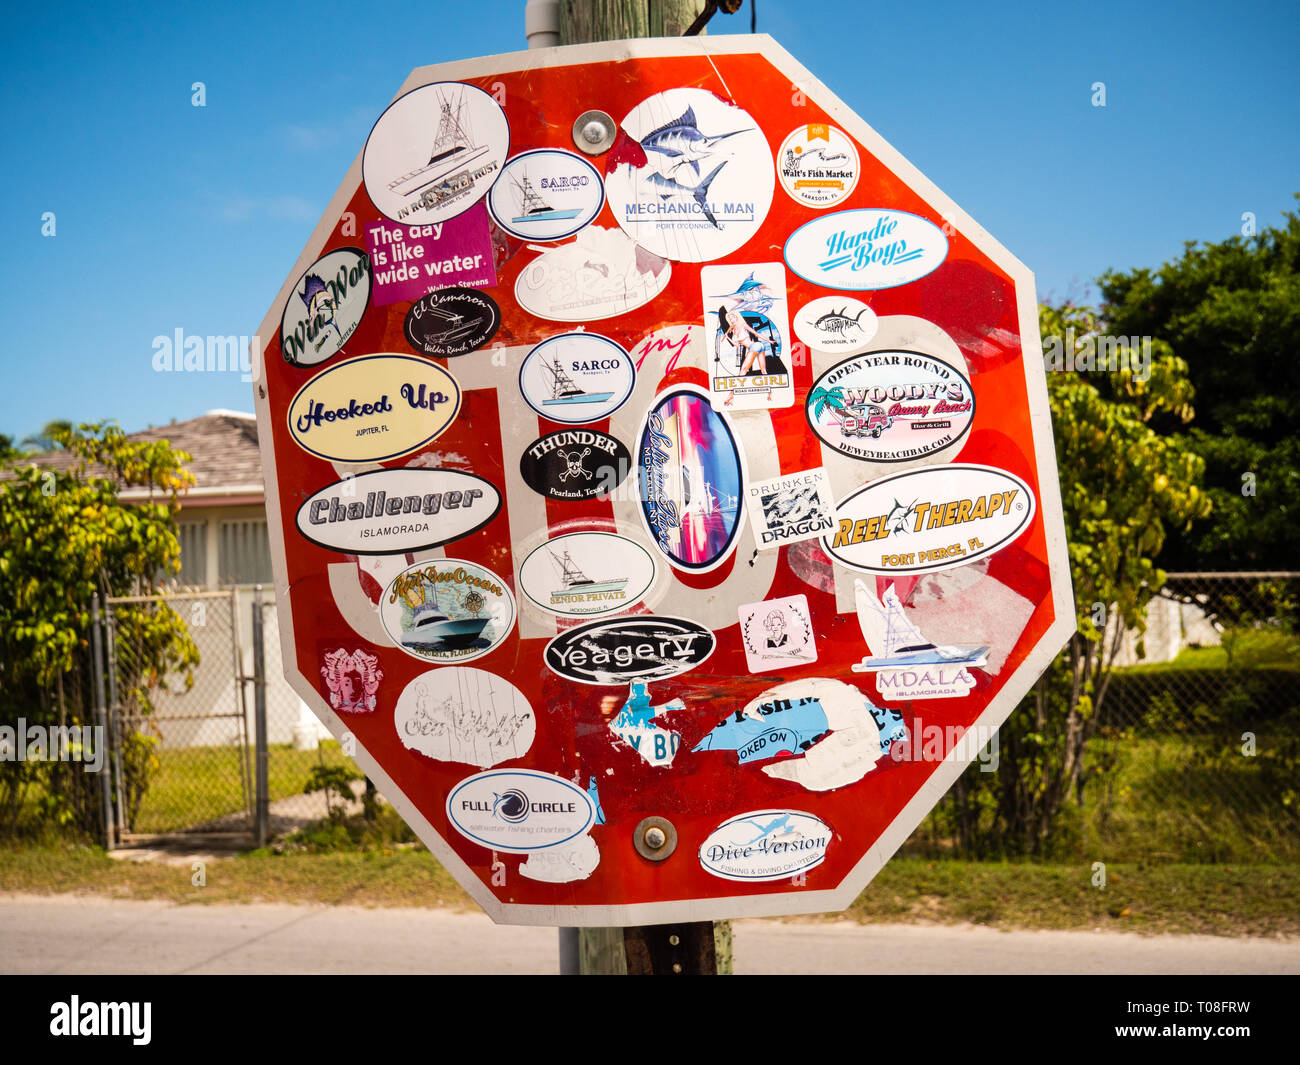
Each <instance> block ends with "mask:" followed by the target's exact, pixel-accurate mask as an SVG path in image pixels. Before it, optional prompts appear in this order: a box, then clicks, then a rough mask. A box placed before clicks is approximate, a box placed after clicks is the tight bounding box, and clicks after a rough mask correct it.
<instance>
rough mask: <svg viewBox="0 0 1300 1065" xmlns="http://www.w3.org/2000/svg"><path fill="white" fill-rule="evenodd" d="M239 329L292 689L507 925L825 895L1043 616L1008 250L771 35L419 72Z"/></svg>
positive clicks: (1028, 660) (1017, 680)
mask: <svg viewBox="0 0 1300 1065" xmlns="http://www.w3.org/2000/svg"><path fill="white" fill-rule="evenodd" d="M260 339H261V342H262V350H263V351H264V352H265V353H266V355H265V361H266V365H265V372H264V375H263V378H262V380H261V382H259V384H258V386H257V414H258V426H259V431H260V436H261V444H262V453H263V458H264V462H265V467H266V469H267V471H268V473H269V476H268V481H267V488H268V491H267V495H268V510H269V521H270V526H271V530H272V537H271V538H272V545H273V557H274V562H275V579H276V591H277V603H278V607H279V610H280V632H281V636H282V640H283V652H284V662H285V667H286V671H287V672H288V675H289V679H290V680H291V682H292V683H293V685H294V687H295V688H296V689H297V691H298V692H299V693H300V695H301V696H302V698H303V699H304V700H306V701H307V703H308V704H309V705H311V706H312V707H313V708H314V709H315V711H316V712H317V713H318V714H319V715H320V717H321V718H322V720H324V721H325V722H326V724H327V725H328V726H329V728H330V729H331V731H332V732H333V733H334V735H335V736H338V737H340V738H345V739H346V738H349V737H350V738H352V739H354V740H355V751H356V758H357V761H358V762H359V763H360V764H361V766H362V767H363V768H364V769H365V771H366V772H367V773H368V774H369V775H370V776H371V777H372V778H373V779H374V780H375V781H376V782H377V783H378V786H379V788H380V790H381V792H382V793H383V794H384V795H385V796H386V797H387V798H388V799H389V800H390V801H391V802H392V803H393V804H394V806H395V807H396V808H397V810H398V811H399V812H400V813H401V814H402V816H403V817H405V818H406V820H407V821H408V822H409V823H410V824H411V825H412V827H413V828H415V830H416V831H417V832H418V833H419V835H420V836H421V838H422V839H423V840H424V841H425V842H426V843H427V844H428V845H429V847H430V848H431V849H432V851H433V852H434V853H435V854H436V855H437V857H438V858H439V860H440V861H442V862H443V864H444V865H445V866H446V867H447V868H448V869H449V870H450V871H451V872H452V874H453V875H454V876H455V877H456V879H457V880H458V881H459V882H460V883H461V884H462V885H463V886H464V887H465V888H466V889H467V890H468V891H469V892H470V894H471V895H472V896H473V897H474V898H475V899H476V900H477V901H478V902H479V903H480V904H481V905H482V906H483V908H484V909H485V910H487V912H488V913H489V914H490V915H491V916H492V917H493V918H494V919H496V920H498V921H506V922H514V923H531V924H565V925H593V924H594V925H621V924H622V925H626V924H647V923H658V922H668V921H677V920H706V919H711V918H723V917H734V916H757V915H764V914H783V913H797V912H808V911H817V910H829V909H836V908H842V907H844V906H846V905H847V904H848V903H849V902H850V901H852V899H853V897H854V896H855V894H856V893H857V892H858V891H859V890H860V889H861V888H862V887H863V885H864V884H865V883H866V882H867V881H868V880H869V879H870V877H871V876H872V875H873V874H874V873H875V872H876V870H878V869H879V868H880V866H881V865H882V864H883V863H884V862H885V860H886V859H887V858H888V857H889V855H890V854H892V853H893V851H894V850H895V849H896V848H897V847H898V846H899V845H900V844H901V843H902V841H903V840H904V839H905V838H906V836H907V834H908V833H909V832H910V831H911V830H912V829H913V828H914V827H915V826H916V825H917V823H918V822H919V821H920V820H921V818H922V817H923V816H924V814H925V813H926V812H927V811H928V810H929V809H930V807H931V806H932V805H933V804H934V803H935V802H936V801H937V800H938V798H939V797H940V796H941V795H942V794H943V793H944V791H945V790H946V789H947V788H948V787H949V786H950V785H951V784H952V782H953V781H954V780H955V778H956V777H957V775H958V774H959V773H960V772H961V771H962V769H963V768H964V767H965V766H966V764H967V763H969V762H970V761H972V760H973V759H974V758H975V757H976V756H977V753H978V752H979V751H980V749H981V748H983V747H984V746H985V744H986V743H987V742H988V741H989V740H990V738H991V737H992V735H993V730H994V729H995V728H996V726H997V725H998V724H999V723H1000V722H1001V721H1003V720H1004V719H1005V717H1006V716H1007V714H1008V713H1009V712H1010V711H1011V709H1012V707H1013V706H1014V705H1015V704H1016V702H1017V701H1018V700H1019V699H1020V698H1021V697H1022V696H1023V695H1024V694H1025V692H1026V691H1027V690H1028V688H1029V687H1030V685H1031V684H1032V682H1033V681H1034V680H1035V679H1036V678H1037V677H1038V675H1039V674H1040V672H1041V671H1042V670H1043V669H1044V668H1045V667H1046V665H1047V663H1048V662H1049V661H1050V659H1051V658H1052V656H1053V655H1054V654H1055V652H1056V651H1057V650H1058V649H1059V647H1060V646H1061V644H1062V642H1063V641H1064V639H1065V637H1066V635H1067V633H1069V632H1070V631H1072V628H1073V602H1072V596H1071V591H1070V584H1069V575H1068V568H1067V563H1066V551H1065V538H1064V531H1063V525H1062V517H1061V507H1060V502H1059V499H1058V493H1057V482H1056V469H1055V465H1054V456H1053V449H1052V442H1051V433H1050V424H1049V420H1048V413H1047V401H1046V391H1045V387H1044V381H1043V376H1042V373H1043V371H1042V368H1041V363H1040V362H1039V360H1038V358H1037V352H1038V351H1039V350H1040V349H1039V338H1038V329H1037V317H1036V305H1035V298H1034V289H1033V281H1032V278H1031V275H1030V274H1029V272H1028V270H1026V269H1025V267H1024V266H1022V265H1021V264H1020V263H1018V262H1017V261H1016V260H1015V259H1014V258H1012V257H1011V256H1010V255H1009V254H1008V253H1007V252H1006V251H1004V250H1003V249H1002V248H1001V247H1000V246H999V245H998V244H997V243H995V242H994V241H993V240H992V239H991V238H990V237H989V235H988V234H987V233H985V232H984V231H983V230H982V229H980V228H979V227H978V226H977V225H976V224H975V223H974V222H972V221H971V220H970V219H969V218H968V217H967V216H966V215H965V214H963V213H962V212H961V211H960V210H959V209H958V208H957V207H956V206H955V205H954V204H953V203H952V202H951V201H949V200H948V199H947V198H946V197H945V196H944V195H943V194H942V193H940V192H939V191H938V190H937V189H936V188H935V187H934V186H933V185H931V184H930V182H928V181H927V180H926V179H925V178H924V177H922V176H921V175H920V174H919V173H918V172H917V171H916V170H915V169H914V168H913V167H912V166H911V165H909V164H908V163H907V162H906V161H905V160H904V159H903V158H902V157H901V156H900V155H899V154H898V153H897V152H896V151H894V150H893V149H892V148H890V147H889V146H888V145H887V144H886V143H885V142H884V141H883V140H882V139H881V138H880V137H879V136H878V135H877V134H876V133H875V132H873V131H872V129H871V128H870V127H869V126H868V125H867V124H866V123H865V122H864V121H862V119H860V118H859V117H858V116H857V115H855V114H854V113H853V112H852V111H851V110H850V109H849V108H848V107H846V106H845V105H844V104H843V103H841V102H840V101H839V100H837V99H836V98H835V97H834V96H833V95H831V93H829V92H828V91H827V90H826V89H825V88H824V87H822V86H821V85H820V84H819V83H818V82H817V81H816V80H815V79H814V78H813V77H812V76H811V75H810V74H809V73H808V72H807V71H805V70H804V68H803V67H801V66H800V65H799V64H798V63H796V62H794V60H793V59H792V58H791V57H790V56H789V55H787V54H786V53H785V52H784V51H783V50H782V49H781V48H779V47H778V46H777V45H776V44H774V43H773V42H772V41H771V40H770V39H769V38H767V37H763V36H754V37H718V38H707V39H706V38H691V39H680V40H653V41H627V42H615V43H608V44H597V45H583V46H577V47H569V48H557V49H550V50H543V51H535V52H526V53H518V54H514V55H505V56H495V57H490V58H486V59H476V60H468V61H465V62H459V63H453V64H448V65H446V66H441V67H427V68H423V69H420V70H416V71H415V72H414V73H412V74H411V76H410V77H409V78H408V79H407V81H406V84H405V85H404V86H403V87H402V90H401V92H400V93H399V94H398V95H397V97H396V98H395V99H394V100H393V102H392V104H391V105H390V106H389V107H388V108H387V109H386V110H385V111H384V112H383V113H382V114H381V115H378V116H377V118H376V121H375V124H374V127H373V129H372V131H371V133H370V135H369V137H368V139H367V141H366V143H365V145H364V148H363V150H362V152H361V154H360V156H359V157H358V159H357V160H356V162H355V163H354V164H353V166H352V168H351V169H350V170H349V172H348V174H347V176H346V177H345V178H344V180H343V184H342V185H341V186H340V188H339V191H338V192H337V194H336V195H335V196H334V199H333V200H332V201H331V203H330V206H329V209H328V210H327V212H326V214H325V217H324V218H323V219H322V220H321V222H320V224H319V225H318V226H317V227H316V230H315V232H314V233H313V234H312V238H311V241H310V242H309V244H308V246H307V248H306V250H305V251H304V252H303V254H302V256H301V258H300V259H299V260H298V263H297V265H296V266H295V267H294V269H293V271H292V273H291V274H290V275H289V277H288V278H287V280H286V281H285V283H284V285H283V287H282V288H281V290H280V293H279V296H278V297H277V299H276V302H275V304H274V305H273V307H272V308H271V312H270V314H269V315H268V317H267V319H266V321H265V322H264V323H263V326H262V329H261V332H260ZM349 746H351V745H350V744H349Z"/></svg>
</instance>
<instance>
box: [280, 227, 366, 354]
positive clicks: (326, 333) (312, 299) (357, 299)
mask: <svg viewBox="0 0 1300 1065" xmlns="http://www.w3.org/2000/svg"><path fill="white" fill-rule="evenodd" d="M369 302H370V260H369V259H367V258H366V253H365V252H363V251H362V250H361V249H360V248H337V249H335V250H334V251H332V252H329V253H328V254H326V255H322V256H321V257H320V258H319V259H317V260H316V261H315V262H314V263H312V264H311V266H309V267H307V271H306V273H304V274H303V275H302V277H300V278H298V283H297V284H295V285H294V286H293V291H292V292H291V293H290V294H289V300H288V302H287V303H285V305H284V313H283V314H282V315H281V316H280V352H281V354H283V355H284V358H285V361H286V362H288V363H291V364H292V365H294V366H315V365H317V364H318V363H322V362H324V361H325V360H326V359H328V358H329V357H330V356H332V355H337V354H338V353H339V351H340V350H341V349H342V347H343V345H344V344H345V343H346V342H347V339H348V337H350V336H351V335H352V334H353V333H354V332H355V331H356V328H357V324H358V323H359V322H360V321H361V316H362V315H363V314H365V313H366V307H367V305H368V304H369Z"/></svg>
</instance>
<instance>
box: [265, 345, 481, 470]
mask: <svg viewBox="0 0 1300 1065" xmlns="http://www.w3.org/2000/svg"><path fill="white" fill-rule="evenodd" d="M459 410H460V386H459V385H457V384H456V379H455V378H454V377H452V376H451V374H449V373H448V372H447V371H446V370H444V369H443V368H442V367H441V366H439V365H438V364H437V363H433V362H429V361H427V360H426V359H417V358H416V357H415V356H414V355H391V354H387V353H385V354H380V355H362V356H361V357H359V358H356V359H348V360H347V361H345V362H340V363H338V364H337V365H335V366H331V367H330V368H329V369H328V370H326V371H325V372H324V373H319V374H317V375H316V376H315V377H313V378H312V379H311V380H310V381H308V382H307V383H306V384H305V385H303V386H302V388H300V389H298V394H297V395H295V396H294V397H293V401H292V402H291V403H290V404H289V414H288V421H289V433H290V435H292V436H293V439H294V442H295V443H297V445H298V446H299V447H300V448H302V449H303V450H304V451H306V452H308V453H309V454H312V455H315V456H316V457H317V458H322V459H325V460H326V461H329V462H382V461H384V460H385V459H395V458H397V457H398V456H400V455H409V454H410V453H411V452H412V451H418V450H419V449H420V448H422V447H424V446H425V444H427V443H429V442H430V441H431V440H434V439H436V438H437V437H438V436H439V435H440V434H441V433H442V432H443V430H445V429H446V428H447V426H449V425H450V424H451V423H452V422H453V421H454V420H455V418H456V413H457V411H459Z"/></svg>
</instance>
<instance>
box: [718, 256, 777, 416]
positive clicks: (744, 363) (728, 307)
mask: <svg viewBox="0 0 1300 1065" xmlns="http://www.w3.org/2000/svg"><path fill="white" fill-rule="evenodd" d="M700 288H701V292H702V296H703V300H704V328H705V331H706V332H705V335H706V336H707V337H709V343H710V345H711V351H710V353H709V391H710V393H711V394H712V397H713V405H714V406H715V407H727V408H729V409H733V410H769V409H773V408H776V407H789V406H791V405H792V404H793V403H794V381H793V379H792V377H791V376H790V365H789V352H788V351H787V345H788V342H789V336H790V324H789V320H788V312H787V310H786V293H785V267H784V266H783V265H782V264H781V263H756V264H753V265H748V266H706V267H704V269H702V270H701V271H700Z"/></svg>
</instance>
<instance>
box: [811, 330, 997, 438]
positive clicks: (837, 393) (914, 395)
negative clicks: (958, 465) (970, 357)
mask: <svg viewBox="0 0 1300 1065" xmlns="http://www.w3.org/2000/svg"><path fill="white" fill-rule="evenodd" d="M805 409H806V412H807V415H808V424H809V425H810V426H811V427H812V431H813V432H814V433H816V434H817V435H818V436H819V437H820V438H821V439H822V440H823V441H825V443H826V444H827V445H828V446H829V447H832V448H834V449H835V450H836V451H838V452H839V453H840V454H841V455H848V456H849V457H850V458H855V459H862V460H863V461H866V462H911V461H914V460H916V459H919V458H924V457H925V456H926V455H933V454H934V453H935V452H936V451H942V450H943V449H944V448H947V447H951V446H952V445H953V444H955V443H957V441H959V440H960V439H961V438H962V437H963V436H965V435H966V432H967V430H969V429H970V427H971V421H972V420H973V419H974V417H975V391H974V389H972V388H971V383H970V381H968V380H967V379H966V376H965V375H964V374H963V373H962V372H961V371H960V370H958V369H957V367H955V366H952V365H950V364H949V363H947V362H945V361H944V360H943V359H941V358H939V357H938V356H936V355H927V354H925V353H924V352H920V351H870V352H867V353H865V354H863V355H855V356H854V357H853V358H851V359H845V360H844V361H843V362H841V363H839V364H838V365H836V366H832V367H831V368H830V369H829V370H827V371H826V372H825V373H824V374H822V375H821V376H820V377H819V378H817V380H816V381H814V382H813V387H812V389H811V390H810V391H809V392H808V399H807V401H806V403H805Z"/></svg>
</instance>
